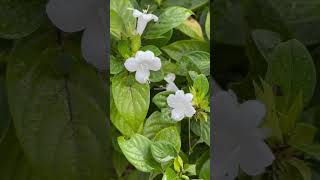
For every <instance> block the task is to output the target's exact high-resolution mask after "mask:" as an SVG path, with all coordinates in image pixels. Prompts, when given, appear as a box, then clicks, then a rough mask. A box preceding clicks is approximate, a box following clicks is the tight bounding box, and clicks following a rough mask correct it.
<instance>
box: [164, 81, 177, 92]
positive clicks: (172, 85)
mask: <svg viewBox="0 0 320 180" xmlns="http://www.w3.org/2000/svg"><path fill="white" fill-rule="evenodd" d="M166 90H167V91H172V92H176V91H178V90H179V89H178V87H177V85H176V84H175V83H174V82H170V83H168V84H167V86H166Z"/></svg>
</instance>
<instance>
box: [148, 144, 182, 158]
mask: <svg viewBox="0 0 320 180" xmlns="http://www.w3.org/2000/svg"><path fill="white" fill-rule="evenodd" d="M151 153H152V156H153V158H154V159H155V160H156V161H157V162H159V163H161V164H163V163H168V162H169V161H172V160H173V159H175V158H176V157H177V155H178V152H177V150H176V149H175V147H174V146H173V145H172V144H171V143H169V142H166V141H157V142H154V143H152V144H151Z"/></svg>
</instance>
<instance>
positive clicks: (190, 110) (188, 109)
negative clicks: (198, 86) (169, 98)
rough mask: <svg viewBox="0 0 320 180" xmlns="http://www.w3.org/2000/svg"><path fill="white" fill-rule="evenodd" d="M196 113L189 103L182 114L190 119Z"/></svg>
mask: <svg viewBox="0 0 320 180" xmlns="http://www.w3.org/2000/svg"><path fill="white" fill-rule="evenodd" d="M195 113H196V110H195V109H194V107H193V106H192V104H191V103H190V104H189V105H188V106H186V109H185V112H184V114H185V115H186V117H189V118H190V117H192V116H193V115H194V114H195Z"/></svg>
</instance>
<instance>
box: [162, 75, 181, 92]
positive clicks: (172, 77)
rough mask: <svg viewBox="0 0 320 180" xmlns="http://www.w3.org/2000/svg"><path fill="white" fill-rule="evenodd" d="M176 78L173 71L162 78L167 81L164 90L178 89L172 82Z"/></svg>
mask: <svg viewBox="0 0 320 180" xmlns="http://www.w3.org/2000/svg"><path fill="white" fill-rule="evenodd" d="M175 79H176V75H175V74H173V73H169V74H168V75H167V76H166V77H165V78H164V80H165V81H167V83H168V84H167V86H166V90H167V91H173V92H176V91H178V90H179V89H178V87H177V86H176V84H175V83H174V80H175Z"/></svg>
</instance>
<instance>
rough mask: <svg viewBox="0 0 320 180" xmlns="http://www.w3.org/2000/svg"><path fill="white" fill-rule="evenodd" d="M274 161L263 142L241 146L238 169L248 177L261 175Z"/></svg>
mask: <svg viewBox="0 0 320 180" xmlns="http://www.w3.org/2000/svg"><path fill="white" fill-rule="evenodd" d="M274 159H275V157H274V155H273V154H272V152H271V150H270V148H269V147H268V146H267V145H266V144H265V143H264V142H263V141H257V142H255V143H250V144H246V145H245V146H241V149H240V155H239V160H240V167H241V169H243V170H244V172H246V173H247V174H248V175H251V176H255V175H258V174H261V173H263V172H264V170H265V168H266V167H268V166H269V165H271V164H272V162H273V160H274Z"/></svg>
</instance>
